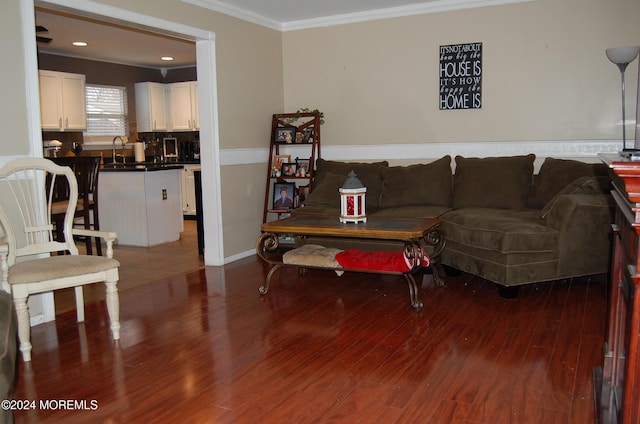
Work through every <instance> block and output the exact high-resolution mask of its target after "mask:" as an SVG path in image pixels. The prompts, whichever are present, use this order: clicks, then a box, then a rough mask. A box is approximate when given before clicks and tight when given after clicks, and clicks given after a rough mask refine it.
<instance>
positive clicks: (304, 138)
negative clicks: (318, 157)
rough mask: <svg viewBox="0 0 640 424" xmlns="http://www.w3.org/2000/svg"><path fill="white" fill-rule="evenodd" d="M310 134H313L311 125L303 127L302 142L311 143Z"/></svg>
mask: <svg viewBox="0 0 640 424" xmlns="http://www.w3.org/2000/svg"><path fill="white" fill-rule="evenodd" d="M311 136H313V127H309V128H305V130H304V135H303V136H302V142H303V143H311Z"/></svg>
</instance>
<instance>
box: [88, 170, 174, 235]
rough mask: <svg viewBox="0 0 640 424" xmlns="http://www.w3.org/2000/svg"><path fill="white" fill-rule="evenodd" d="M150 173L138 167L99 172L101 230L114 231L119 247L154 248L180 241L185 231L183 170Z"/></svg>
mask: <svg viewBox="0 0 640 424" xmlns="http://www.w3.org/2000/svg"><path fill="white" fill-rule="evenodd" d="M149 169H150V170H146V168H145V167H144V166H140V167H135V168H123V169H121V170H110V171H101V172H100V179H99V180H98V184H99V186H100V188H99V193H100V202H99V207H100V227H101V228H107V229H109V231H115V233H116V236H117V239H116V241H117V243H118V244H123V245H130V246H144V247H147V246H154V245H157V244H161V243H167V242H170V241H176V240H179V239H180V233H181V232H182V231H183V230H184V221H183V216H182V210H181V199H182V193H181V187H180V172H182V170H181V169H179V168H177V167H176V168H169V167H160V168H153V167H151V168H149ZM154 169H155V170H154Z"/></svg>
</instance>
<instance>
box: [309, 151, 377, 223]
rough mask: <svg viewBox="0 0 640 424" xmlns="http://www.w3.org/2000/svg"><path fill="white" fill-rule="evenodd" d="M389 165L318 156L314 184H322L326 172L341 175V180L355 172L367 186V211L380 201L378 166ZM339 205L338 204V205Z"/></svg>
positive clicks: (373, 208)
mask: <svg viewBox="0 0 640 424" xmlns="http://www.w3.org/2000/svg"><path fill="white" fill-rule="evenodd" d="M386 166H389V162H387V161H386V160H385V161H381V162H372V163H365V162H340V161H331V160H325V159H322V158H319V159H318V160H316V171H315V174H314V185H315V184H316V183H319V184H322V182H323V180H324V178H325V175H326V174H327V173H333V174H338V175H342V176H343V180H342V182H344V180H346V179H347V175H348V174H349V172H351V171H353V172H355V173H356V175H357V177H358V179H359V180H360V181H362V184H363V185H364V186H365V187H366V188H367V196H366V203H367V211H373V210H375V209H377V208H378V204H379V202H380V191H381V189H382V187H381V186H382V184H381V182H382V180H381V179H380V171H379V169H380V167H386ZM339 206H340V205H339V204H338V207H339Z"/></svg>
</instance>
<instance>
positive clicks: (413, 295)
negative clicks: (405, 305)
mask: <svg viewBox="0 0 640 424" xmlns="http://www.w3.org/2000/svg"><path fill="white" fill-rule="evenodd" d="M402 275H404V279H405V280H407V285H408V286H409V299H410V300H411V306H413V308H414V309H415V310H417V311H419V310H420V309H422V306H423V304H422V301H421V300H420V299H419V298H418V286H417V285H416V280H415V279H414V278H413V275H411V274H402Z"/></svg>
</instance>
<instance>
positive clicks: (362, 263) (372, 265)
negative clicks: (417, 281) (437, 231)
mask: <svg viewBox="0 0 640 424" xmlns="http://www.w3.org/2000/svg"><path fill="white" fill-rule="evenodd" d="M417 252H418V253H419V254H422V258H420V257H416V258H409V257H408V254H407V252H406V251H403V252H367V251H364V250H360V249H347V250H343V251H342V252H339V253H337V254H336V261H338V263H339V264H340V266H342V267H343V268H347V269H362V270H368V271H391V272H409V271H411V270H412V269H413V268H414V266H424V267H426V266H429V263H430V259H429V256H428V255H427V254H424V253H422V252H421V251H420V250H419V249H418V251H417ZM420 259H422V261H421V260H420Z"/></svg>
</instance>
